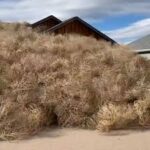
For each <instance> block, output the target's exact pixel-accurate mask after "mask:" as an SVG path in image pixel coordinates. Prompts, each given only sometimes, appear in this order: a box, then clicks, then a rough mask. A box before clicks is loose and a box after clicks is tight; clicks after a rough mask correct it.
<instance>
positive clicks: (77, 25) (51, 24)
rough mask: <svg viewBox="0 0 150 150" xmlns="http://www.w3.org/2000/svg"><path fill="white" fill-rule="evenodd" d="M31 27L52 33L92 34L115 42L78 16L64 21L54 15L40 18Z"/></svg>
mask: <svg viewBox="0 0 150 150" xmlns="http://www.w3.org/2000/svg"><path fill="white" fill-rule="evenodd" d="M32 28H41V29H40V30H41V31H44V32H48V33H52V34H72V33H73V34H80V35H84V36H92V37H94V38H96V39H98V40H104V41H107V42H110V43H112V44H116V42H115V41H114V40H113V39H111V38H110V37H108V36H107V35H105V34H104V33H102V32H100V31H99V30H97V29H96V28H94V27H93V26H91V25H90V24H88V23H87V22H85V21H84V20H82V19H81V18H79V17H73V18H70V19H68V20H66V21H63V22H62V21H61V20H59V19H57V18H56V17H54V16H50V17H47V18H45V19H42V20H40V21H38V22H36V23H34V24H32Z"/></svg>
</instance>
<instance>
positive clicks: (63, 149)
mask: <svg viewBox="0 0 150 150" xmlns="http://www.w3.org/2000/svg"><path fill="white" fill-rule="evenodd" d="M48 149H49V150H100V149H101V150H150V130H121V131H113V132H111V133H109V134H101V133H98V131H92V130H83V129H57V128H53V129H51V130H47V131H44V132H42V133H40V134H39V135H37V136H34V137H32V138H30V139H26V140H21V141H13V142H8V141H7V142H6V141H2V142H0V150H48Z"/></svg>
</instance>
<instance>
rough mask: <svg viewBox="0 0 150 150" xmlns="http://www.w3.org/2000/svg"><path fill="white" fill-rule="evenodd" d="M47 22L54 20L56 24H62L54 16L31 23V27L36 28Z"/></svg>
mask: <svg viewBox="0 0 150 150" xmlns="http://www.w3.org/2000/svg"><path fill="white" fill-rule="evenodd" d="M48 20H55V21H56V22H58V23H61V22H62V21H61V20H59V19H58V18H56V17H55V16H53V15H51V16H48V17H46V18H44V19H42V20H40V21H37V22H35V23H33V24H32V25H31V26H32V27H36V26H38V25H40V24H42V23H44V22H46V21H48Z"/></svg>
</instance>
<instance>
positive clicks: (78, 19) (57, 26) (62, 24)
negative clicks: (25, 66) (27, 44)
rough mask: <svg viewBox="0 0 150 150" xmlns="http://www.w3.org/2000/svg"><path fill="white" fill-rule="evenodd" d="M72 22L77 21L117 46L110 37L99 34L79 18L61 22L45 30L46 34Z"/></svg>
mask: <svg viewBox="0 0 150 150" xmlns="http://www.w3.org/2000/svg"><path fill="white" fill-rule="evenodd" d="M73 21H79V22H81V23H82V24H83V25H84V26H86V27H87V28H89V29H90V30H92V31H93V32H95V33H96V34H98V35H100V36H101V37H102V38H104V39H105V40H106V41H110V42H111V43H112V44H117V42H116V41H114V40H113V39H111V38H110V37H108V36H107V35H105V34H104V33H102V32H100V31H99V30H97V29H96V28H94V27H93V26H91V25H90V24H88V23H87V22H85V21H84V20H82V19H81V18H79V17H73V18H70V19H68V20H66V21H63V22H61V23H59V24H58V25H56V26H54V27H52V28H50V29H48V30H47V32H54V31H55V30H57V29H59V28H61V27H64V26H65V25H66V24H68V23H70V22H73Z"/></svg>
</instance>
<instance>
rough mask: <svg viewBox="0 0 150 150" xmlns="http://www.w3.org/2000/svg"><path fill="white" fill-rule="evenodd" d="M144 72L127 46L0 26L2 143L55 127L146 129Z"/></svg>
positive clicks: (144, 63)
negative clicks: (131, 127) (132, 127)
mask: <svg viewBox="0 0 150 150" xmlns="http://www.w3.org/2000/svg"><path fill="white" fill-rule="evenodd" d="M149 68H150V62H149V61H148V60H146V59H144V58H142V57H139V56H137V55H135V54H133V53H131V52H129V50H128V48H126V47H121V46H111V45H110V44H109V43H105V42H102V41H97V40H95V39H93V38H90V37H83V36H79V35H66V36H61V35H57V36H52V35H48V34H40V33H36V32H34V31H32V30H31V29H30V28H27V27H26V26H25V25H20V24H4V23H0V138H1V139H3V140H6V139H16V138H25V137H27V136H29V135H33V134H35V133H37V132H38V131H40V130H42V129H44V128H45V127H50V126H51V125H53V124H57V125H59V126H64V127H74V126H75V127H82V128H92V129H98V130H102V131H109V130H112V129H120V128H128V127H129V126H130V125H141V126H145V125H149V123H150V96H149V95H150V69H149Z"/></svg>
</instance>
